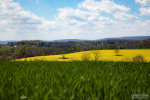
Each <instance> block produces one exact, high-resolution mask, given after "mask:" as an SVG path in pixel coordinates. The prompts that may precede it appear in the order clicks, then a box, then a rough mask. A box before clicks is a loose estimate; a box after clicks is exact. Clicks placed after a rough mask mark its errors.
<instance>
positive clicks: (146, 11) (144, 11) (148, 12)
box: [139, 7, 150, 16]
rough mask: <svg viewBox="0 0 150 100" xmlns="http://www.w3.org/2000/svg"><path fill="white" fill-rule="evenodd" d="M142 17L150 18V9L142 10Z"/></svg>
mask: <svg viewBox="0 0 150 100" xmlns="http://www.w3.org/2000/svg"><path fill="white" fill-rule="evenodd" d="M139 10H140V12H141V16H150V7H149V8H140V9H139Z"/></svg>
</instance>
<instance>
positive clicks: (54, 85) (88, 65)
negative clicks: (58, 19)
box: [0, 61, 150, 100]
mask: <svg viewBox="0 0 150 100" xmlns="http://www.w3.org/2000/svg"><path fill="white" fill-rule="evenodd" d="M149 83H150V63H130V62H94V61H93V62H92V61H91V62H89V61H87V62H0V100H20V99H24V100H132V95H133V94H146V95H150V85H149ZM147 100H148V99H147Z"/></svg>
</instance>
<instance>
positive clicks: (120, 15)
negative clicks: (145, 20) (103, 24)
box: [113, 12, 137, 20]
mask: <svg viewBox="0 0 150 100" xmlns="http://www.w3.org/2000/svg"><path fill="white" fill-rule="evenodd" d="M113 16H114V17H115V18H116V19H118V20H131V19H133V18H137V17H136V16H135V15H131V14H127V13H124V12H117V13H114V14H113Z"/></svg>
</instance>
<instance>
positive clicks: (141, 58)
mask: <svg viewBox="0 0 150 100" xmlns="http://www.w3.org/2000/svg"><path fill="white" fill-rule="evenodd" d="M132 60H133V62H145V58H144V57H143V56H141V55H138V56H135V57H133V58H132Z"/></svg>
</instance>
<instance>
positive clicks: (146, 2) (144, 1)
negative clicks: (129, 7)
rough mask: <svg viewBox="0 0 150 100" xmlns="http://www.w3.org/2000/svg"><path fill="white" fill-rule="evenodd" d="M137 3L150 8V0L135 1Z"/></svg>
mask: <svg viewBox="0 0 150 100" xmlns="http://www.w3.org/2000/svg"><path fill="white" fill-rule="evenodd" d="M135 2H136V3H139V4H140V5H142V6H150V0H135Z"/></svg>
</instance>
